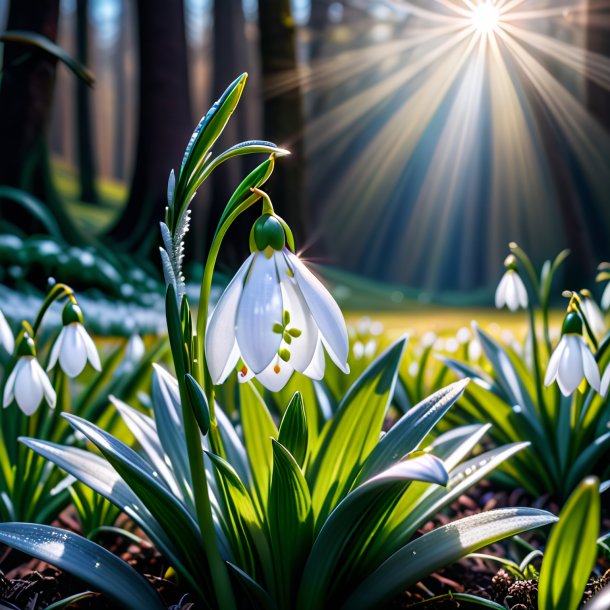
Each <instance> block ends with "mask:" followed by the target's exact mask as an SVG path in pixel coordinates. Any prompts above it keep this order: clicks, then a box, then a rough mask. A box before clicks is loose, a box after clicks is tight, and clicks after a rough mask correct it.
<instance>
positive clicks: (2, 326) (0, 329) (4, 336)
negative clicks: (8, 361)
mask: <svg viewBox="0 0 610 610" xmlns="http://www.w3.org/2000/svg"><path fill="white" fill-rule="evenodd" d="M0 344H2V345H3V346H4V349H5V350H6V351H7V352H8V353H9V354H12V353H13V350H14V349H15V337H13V331H12V330H11V327H10V326H9V325H8V322H7V321H6V318H5V317H4V314H3V313H2V312H1V311H0Z"/></svg>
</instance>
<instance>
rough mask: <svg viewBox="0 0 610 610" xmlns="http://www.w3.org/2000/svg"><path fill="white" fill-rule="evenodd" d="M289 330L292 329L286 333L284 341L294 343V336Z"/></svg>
mask: <svg viewBox="0 0 610 610" xmlns="http://www.w3.org/2000/svg"><path fill="white" fill-rule="evenodd" d="M289 332H290V331H288V332H285V333H284V341H286V343H287V344H288V345H290V344H291V343H292V337H291V336H290V334H289Z"/></svg>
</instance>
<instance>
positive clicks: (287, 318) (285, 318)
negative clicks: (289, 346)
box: [282, 309, 290, 326]
mask: <svg viewBox="0 0 610 610" xmlns="http://www.w3.org/2000/svg"><path fill="white" fill-rule="evenodd" d="M282 322H283V323H284V326H288V324H290V312H289V311H288V310H287V309H285V310H284V315H283V317H282Z"/></svg>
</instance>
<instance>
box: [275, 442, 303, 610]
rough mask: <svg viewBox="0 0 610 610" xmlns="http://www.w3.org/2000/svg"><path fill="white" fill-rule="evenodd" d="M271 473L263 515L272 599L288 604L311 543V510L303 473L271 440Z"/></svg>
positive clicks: (287, 453) (277, 444) (280, 603)
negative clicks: (272, 574) (270, 561)
mask: <svg viewBox="0 0 610 610" xmlns="http://www.w3.org/2000/svg"><path fill="white" fill-rule="evenodd" d="M272 444H273V476H272V478H271V490H270V493H269V505H268V507H267V517H268V519H269V536H270V542H271V552H272V554H273V564H274V566H275V570H276V578H275V585H276V600H277V601H278V605H279V606H280V607H281V608H288V607H290V606H291V605H292V604H293V603H294V600H295V599H296V592H297V588H298V584H299V581H300V579H301V574H302V571H303V566H304V565H305V561H306V559H307V556H308V554H309V551H310V549H311V545H312V543H313V512H312V507H311V496H310V494H309V487H308V485H307V481H305V477H304V476H303V473H302V472H301V469H300V468H299V465H298V464H297V463H296V461H295V459H294V457H293V456H292V455H291V454H290V452H289V451H288V450H287V449H286V448H285V447H284V446H282V445H281V444H280V443H278V442H277V441H276V440H272Z"/></svg>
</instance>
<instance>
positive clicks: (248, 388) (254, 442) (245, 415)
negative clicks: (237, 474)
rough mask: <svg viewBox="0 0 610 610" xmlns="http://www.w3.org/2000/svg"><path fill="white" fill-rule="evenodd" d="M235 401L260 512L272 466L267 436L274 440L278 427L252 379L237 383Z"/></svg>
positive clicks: (266, 493)
mask: <svg viewBox="0 0 610 610" xmlns="http://www.w3.org/2000/svg"><path fill="white" fill-rule="evenodd" d="M239 404H240V414H241V421H242V426H243V430H244V439H245V442H246V451H247V453H248V458H249V461H250V469H251V471H252V482H253V487H254V489H253V491H254V498H255V499H256V502H257V505H258V508H259V511H260V513H261V515H262V514H264V512H265V509H266V507H267V498H268V496H269V484H270V482H271V470H272V467H273V448H272V446H271V441H270V439H271V438H275V439H277V437H278V430H277V428H276V426H275V423H274V421H273V418H272V417H271V414H270V413H269V410H268V409H267V405H266V404H265V401H264V400H263V399H262V398H261V395H260V394H259V393H258V391H257V389H256V388H255V387H254V385H253V384H252V382H247V383H242V384H240V385H239Z"/></svg>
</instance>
